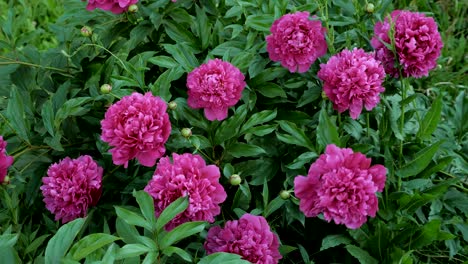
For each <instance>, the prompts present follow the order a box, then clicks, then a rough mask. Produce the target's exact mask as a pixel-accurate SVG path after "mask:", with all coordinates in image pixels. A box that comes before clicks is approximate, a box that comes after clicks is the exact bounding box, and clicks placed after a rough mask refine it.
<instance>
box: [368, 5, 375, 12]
mask: <svg viewBox="0 0 468 264" xmlns="http://www.w3.org/2000/svg"><path fill="white" fill-rule="evenodd" d="M374 10H375V6H374V4H372V3H368V4H367V5H366V11H367V12H368V13H374Z"/></svg>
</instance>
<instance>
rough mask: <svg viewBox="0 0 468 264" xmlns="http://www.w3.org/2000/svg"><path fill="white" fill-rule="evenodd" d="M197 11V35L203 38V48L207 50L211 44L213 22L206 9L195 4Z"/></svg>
mask: <svg viewBox="0 0 468 264" xmlns="http://www.w3.org/2000/svg"><path fill="white" fill-rule="evenodd" d="M195 12H196V15H197V17H196V18H195V21H196V29H197V33H198V34H197V35H198V38H199V39H200V40H201V48H202V50H205V49H206V48H208V45H209V44H210V37H211V24H210V21H209V19H208V16H207V15H206V13H205V11H204V9H202V8H200V7H199V6H198V5H195Z"/></svg>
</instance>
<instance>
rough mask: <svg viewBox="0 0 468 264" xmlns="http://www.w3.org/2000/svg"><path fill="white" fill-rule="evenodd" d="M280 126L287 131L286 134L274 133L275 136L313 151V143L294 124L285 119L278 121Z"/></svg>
mask: <svg viewBox="0 0 468 264" xmlns="http://www.w3.org/2000/svg"><path fill="white" fill-rule="evenodd" d="M278 124H279V125H280V127H281V128H282V129H283V130H284V131H286V132H288V134H280V133H278V132H277V133H276V137H277V138H278V139H279V140H281V141H283V142H285V143H288V144H294V145H298V146H302V147H306V148H308V149H309V150H310V151H314V145H313V144H312V141H310V139H309V138H308V137H307V136H306V134H305V133H304V131H303V130H301V129H299V128H298V127H297V126H296V124H294V123H293V122H289V121H286V120H281V121H278Z"/></svg>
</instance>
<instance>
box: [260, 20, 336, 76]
mask: <svg viewBox="0 0 468 264" xmlns="http://www.w3.org/2000/svg"><path fill="white" fill-rule="evenodd" d="M270 31H271V35H268V36H267V37H266V42H267V51H268V54H269V55H270V59H271V60H273V61H279V62H281V65H282V66H283V67H285V68H288V69H289V71H290V72H299V73H302V72H306V71H307V70H309V68H310V65H312V64H313V63H314V62H315V60H317V58H318V57H321V56H323V55H325V53H327V42H326V41H325V31H326V29H325V28H324V27H322V23H321V22H320V21H318V20H310V19H309V12H297V13H294V14H286V15H284V16H282V17H281V18H279V19H277V20H275V22H273V25H272V26H271V29H270Z"/></svg>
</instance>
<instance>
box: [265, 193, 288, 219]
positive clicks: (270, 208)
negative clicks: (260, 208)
mask: <svg viewBox="0 0 468 264" xmlns="http://www.w3.org/2000/svg"><path fill="white" fill-rule="evenodd" d="M285 202H286V200H284V199H282V198H281V197H280V196H277V197H276V198H275V199H273V200H272V201H270V202H269V203H268V205H267V206H266V207H265V210H264V212H263V216H264V217H265V218H266V217H268V216H269V215H271V214H272V213H274V212H275V211H276V210H278V209H280V208H281V206H283V204H284V203H285Z"/></svg>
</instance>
